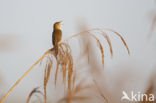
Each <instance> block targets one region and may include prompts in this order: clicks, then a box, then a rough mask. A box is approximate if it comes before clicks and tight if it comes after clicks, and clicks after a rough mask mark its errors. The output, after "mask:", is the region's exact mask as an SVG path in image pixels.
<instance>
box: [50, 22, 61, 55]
mask: <svg viewBox="0 0 156 103" xmlns="http://www.w3.org/2000/svg"><path fill="white" fill-rule="evenodd" d="M61 26H62V24H61V22H55V23H54V25H53V32H52V43H53V46H54V49H55V55H56V56H57V54H58V43H59V42H60V41H61V39H62V31H61Z"/></svg>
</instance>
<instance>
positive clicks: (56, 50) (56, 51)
mask: <svg viewBox="0 0 156 103" xmlns="http://www.w3.org/2000/svg"><path fill="white" fill-rule="evenodd" d="M54 48H55V56H56V57H57V54H58V44H56V45H55V46H54Z"/></svg>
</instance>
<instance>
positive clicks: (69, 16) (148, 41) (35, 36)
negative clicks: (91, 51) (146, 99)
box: [0, 0, 156, 103]
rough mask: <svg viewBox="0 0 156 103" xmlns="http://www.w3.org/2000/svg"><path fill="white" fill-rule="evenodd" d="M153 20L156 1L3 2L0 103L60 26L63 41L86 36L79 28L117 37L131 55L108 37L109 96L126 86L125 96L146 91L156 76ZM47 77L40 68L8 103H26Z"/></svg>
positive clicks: (49, 44)
mask: <svg viewBox="0 0 156 103" xmlns="http://www.w3.org/2000/svg"><path fill="white" fill-rule="evenodd" d="M155 15H156V1H155V0H77V1H76V0H64V1H63V0H44V1H43V0H0V98H2V96H3V95H4V94H5V93H6V92H7V91H8V90H9V88H10V87H11V86H12V85H13V84H14V83H15V81H16V80H18V78H19V77H20V76H21V75H22V74H23V73H24V72H25V71H26V70H27V69H28V68H29V67H30V66H31V65H32V64H33V63H34V62H35V61H36V60H37V59H38V58H39V57H40V56H41V55H43V54H44V52H45V51H46V50H48V49H49V48H52V42H51V41H52V31H53V24H54V22H56V21H62V24H63V26H62V31H63V40H64V39H66V38H68V37H69V36H71V35H72V34H76V33H78V32H80V31H81V30H83V29H82V28H80V27H81V25H85V26H86V28H87V29H91V28H111V29H114V30H116V31H117V32H119V33H120V34H121V35H122V36H123V37H124V39H125V41H126V42H127V44H128V46H129V48H130V52H131V55H130V56H129V55H128V54H127V51H126V49H125V48H124V46H123V44H122V42H121V41H120V40H119V39H118V37H117V36H115V35H114V34H113V33H110V32H108V34H109V35H110V38H111V41H112V46H113V50H114V57H113V58H111V56H110V53H109V50H108V47H107V46H105V47H104V50H105V51H106V54H105V77H106V79H107V80H106V81H107V82H108V84H109V83H110V81H111V83H110V84H109V85H111V86H109V87H111V92H112V91H113V92H115V91H114V90H115V87H116V85H122V87H121V90H123V89H124V90H134V91H144V90H145V88H147V87H146V86H147V84H148V83H147V82H148V80H149V79H150V78H151V75H152V74H153V73H154V72H156V53H155V52H156V29H155V30H153V32H152V34H150V30H151V26H152V22H153V18H154V16H155ZM155 28H156V27H155ZM149 35H151V36H149ZM73 45H74V44H73ZM77 50H79V48H78V47H77V48H75V53H76V51H77ZM43 71H44V69H43V67H42V66H37V67H35V69H34V70H33V71H32V72H31V73H30V74H29V75H28V76H27V77H26V78H25V79H24V80H23V81H22V82H21V83H20V84H19V85H18V86H17V88H16V89H15V90H14V91H13V92H12V93H11V94H10V95H9V96H8V98H7V100H6V103H7V102H8V103H10V101H16V102H25V101H26V99H27V96H28V94H29V93H30V91H31V90H32V89H33V88H34V87H37V86H41V85H42V84H43ZM123 77H124V78H127V79H126V81H125V80H123ZM125 82H127V83H126V84H122V83H125ZM143 85H144V86H143ZM127 86H128V87H127ZM113 88H114V89H113ZM119 94H120V95H122V94H121V93H120V92H119ZM15 98H18V99H16V100H15Z"/></svg>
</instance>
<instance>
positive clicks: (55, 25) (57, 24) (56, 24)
mask: <svg viewBox="0 0 156 103" xmlns="http://www.w3.org/2000/svg"><path fill="white" fill-rule="evenodd" d="M61 26H62V24H61V21H60V22H55V24H54V29H61Z"/></svg>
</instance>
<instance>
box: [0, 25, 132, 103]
mask: <svg viewBox="0 0 156 103" xmlns="http://www.w3.org/2000/svg"><path fill="white" fill-rule="evenodd" d="M104 30H107V31H110V32H113V33H114V34H116V35H117V36H119V37H120V39H121V40H122V42H123V44H124V46H125V47H126V49H127V51H128V54H130V51H129V48H128V46H127V44H126V42H125V40H124V39H123V37H122V36H121V35H120V34H119V33H118V32H116V31H114V30H111V29H99V28H96V29H91V30H86V31H83V32H80V33H78V34H75V35H72V36H71V37H69V38H67V39H66V40H64V41H63V42H61V43H60V44H59V47H58V49H59V50H58V55H56V57H55V59H56V61H57V64H56V65H57V68H56V72H55V78H54V79H55V83H54V84H55V86H56V83H57V74H58V70H59V69H62V71H63V72H62V77H63V83H64V86H66V83H67V84H68V87H67V94H68V95H67V97H66V98H65V99H63V100H67V103H70V102H71V100H73V99H74V100H80V99H86V97H85V98H84V97H76V96H74V95H75V94H77V93H78V92H79V91H81V90H83V89H84V88H88V86H86V87H81V85H77V86H76V87H75V89H74V90H73V89H72V87H74V86H72V84H74V83H73V82H74V81H75V79H73V78H75V77H74V76H73V71H74V62H73V57H72V51H71V47H70V45H69V44H68V42H67V41H69V40H71V39H72V38H73V37H76V36H83V35H86V33H87V35H88V36H91V37H92V38H94V39H95V40H96V42H97V44H98V47H99V49H100V52H101V55H102V64H103V65H104V51H103V47H102V44H101V42H100V40H99V39H98V38H97V37H96V35H95V34H93V33H92V32H93V31H98V32H100V33H99V34H100V35H103V36H104V38H105V39H106V40H107V42H108V44H109V48H110V52H111V55H112V56H113V49H112V45H111V41H110V39H109V37H108V35H107V34H106V33H105V32H104ZM54 50H55V49H54V48H52V49H49V50H48V51H47V52H46V53H45V54H44V55H43V56H42V57H41V58H40V59H39V60H38V61H37V62H36V63H35V64H33V65H32V67H31V68H30V69H28V71H26V72H25V73H24V75H22V77H21V78H20V79H19V80H18V81H17V82H16V83H15V84H14V85H13V86H12V87H11V89H10V90H9V91H8V92H7V93H6V95H5V96H4V97H3V98H2V99H1V101H0V103H3V102H4V100H5V99H6V98H7V96H8V95H9V94H10V93H11V92H12V90H13V89H14V88H15V87H16V86H17V85H18V84H19V83H20V82H21V81H22V80H23V78H24V77H25V76H27V75H28V74H29V72H30V71H31V70H32V69H33V68H34V67H35V66H36V65H37V64H38V63H39V62H41V61H42V60H43V59H44V58H45V57H46V56H47V55H50V56H49V57H50V59H48V61H47V64H46V67H45V73H44V103H47V92H46V87H47V83H48V80H49V77H50V71H51V68H52V64H53V59H54V58H52V57H54V56H55V55H54ZM72 80H73V81H72ZM65 88H66V87H65ZM32 94H33V93H32ZM31 96H32V95H31ZM31 96H30V97H31ZM71 97H72V98H71ZM87 98H88V97H87ZM63 100H61V101H63Z"/></svg>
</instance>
